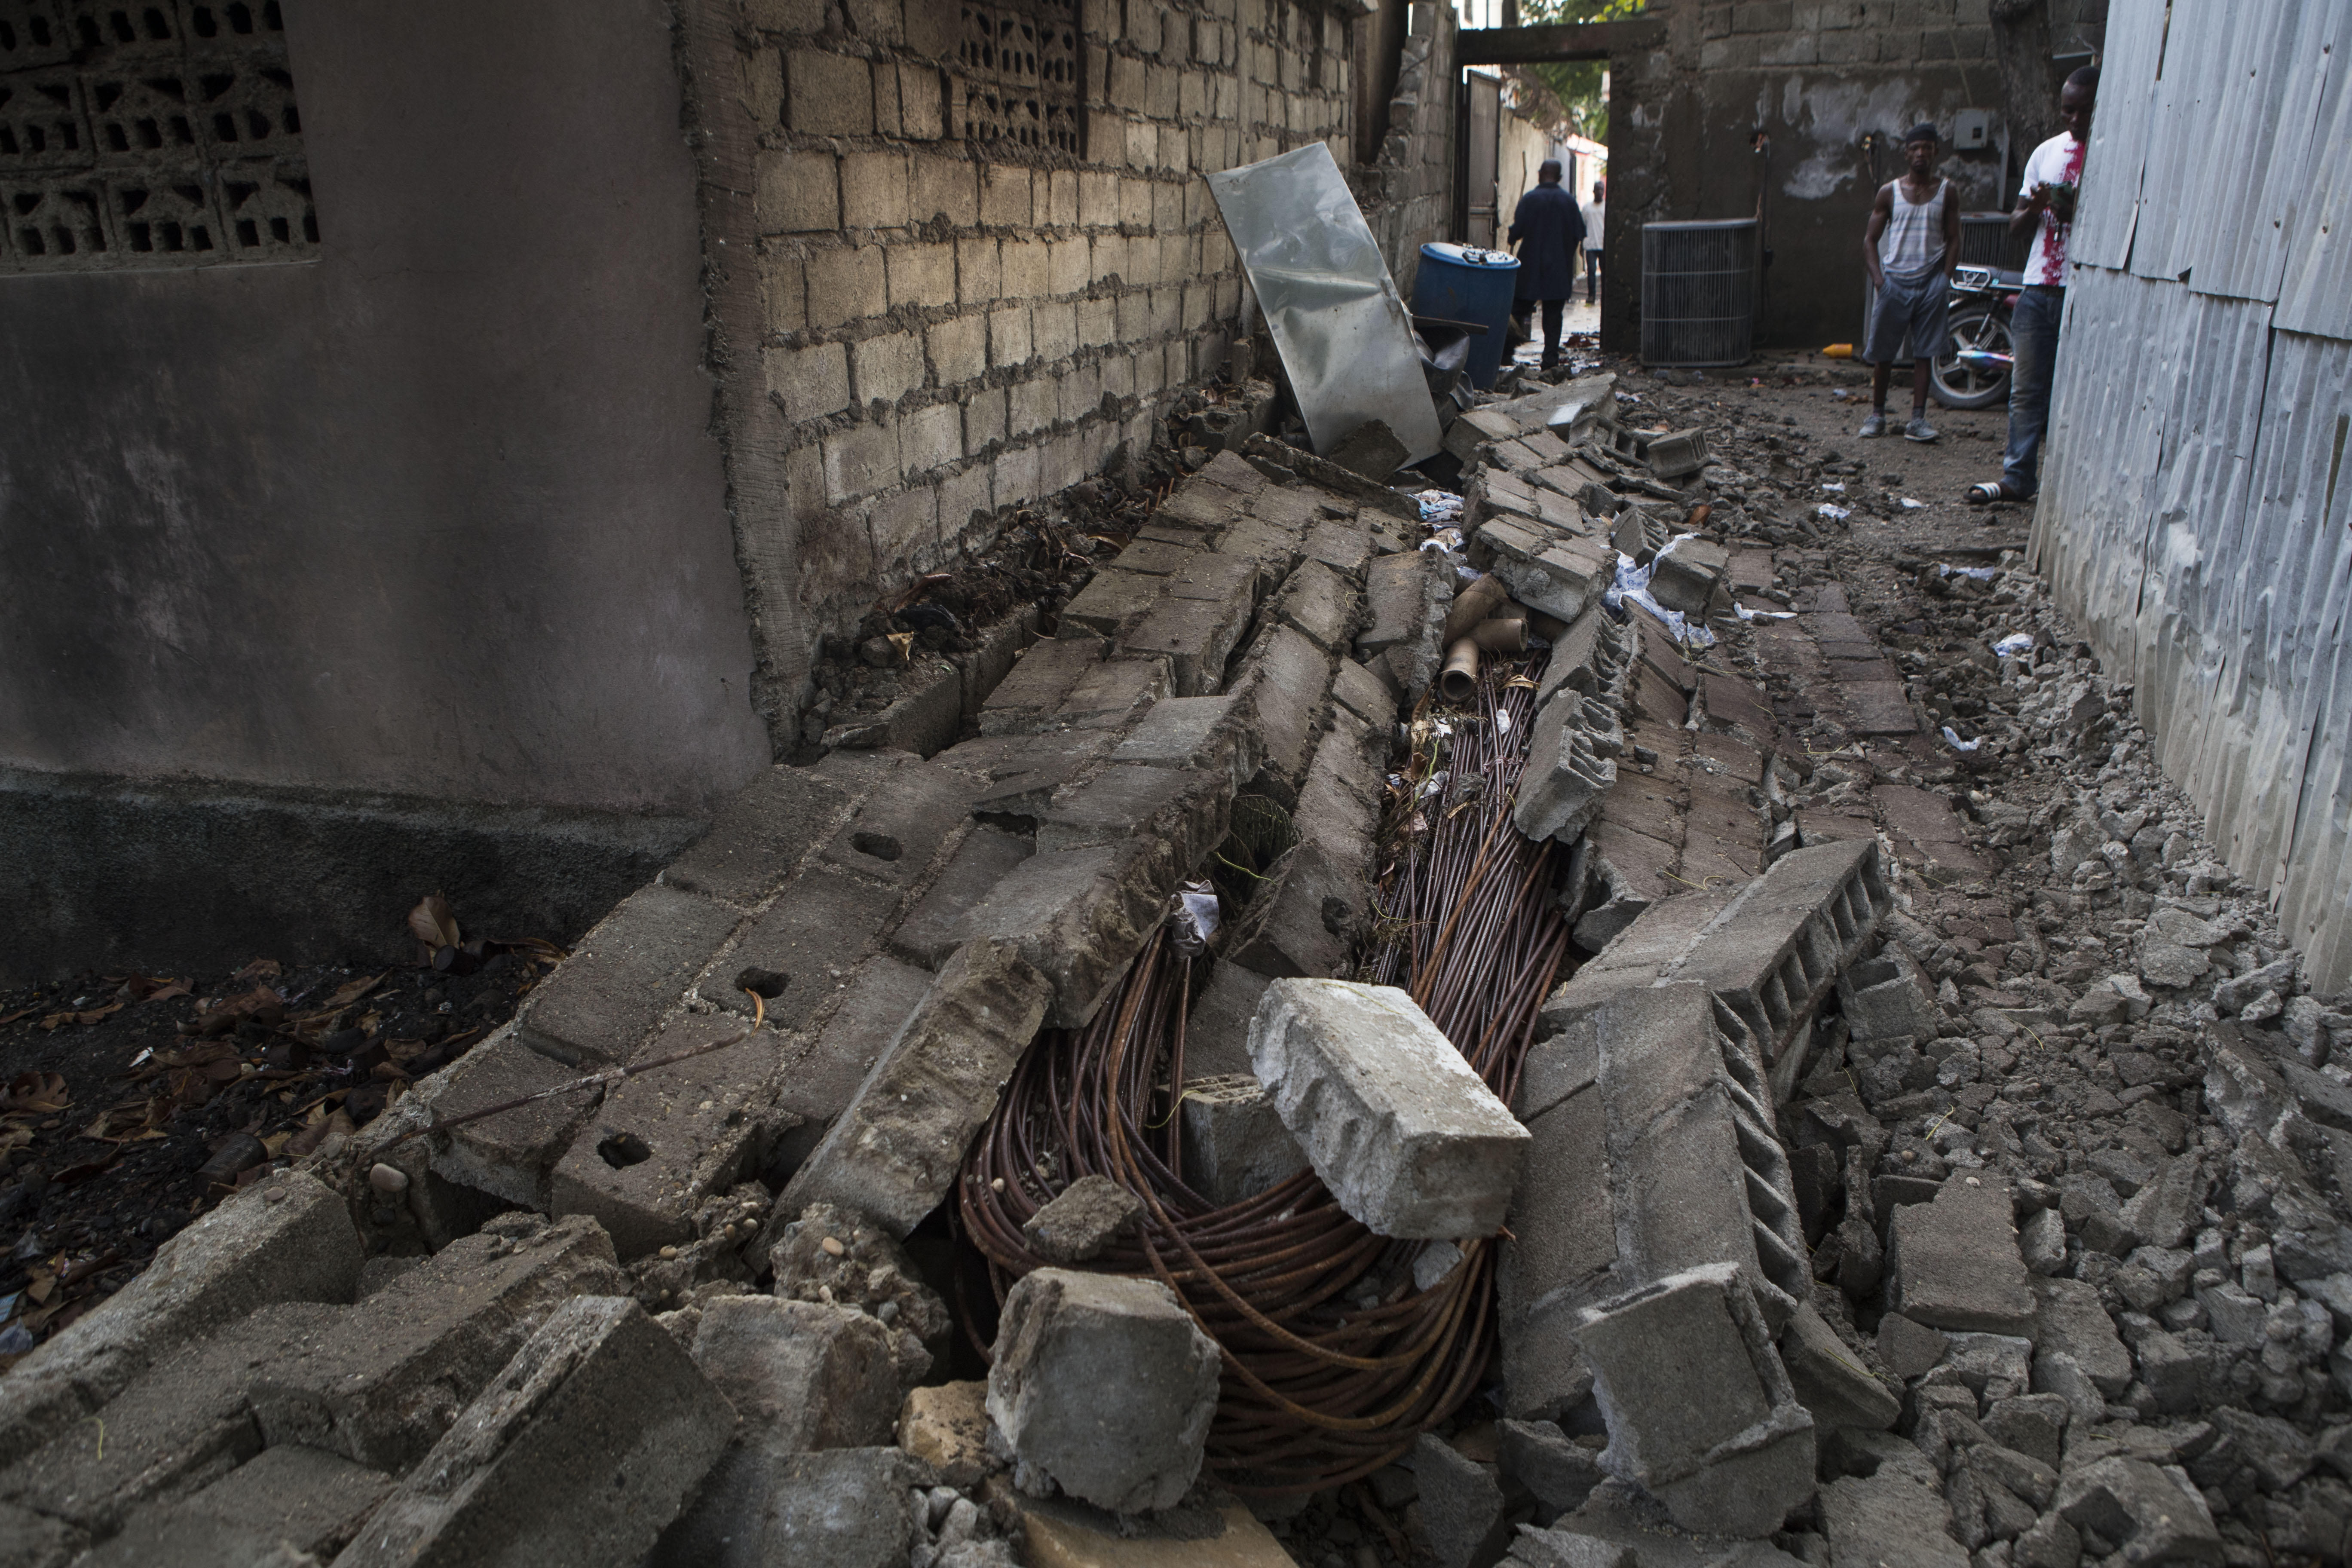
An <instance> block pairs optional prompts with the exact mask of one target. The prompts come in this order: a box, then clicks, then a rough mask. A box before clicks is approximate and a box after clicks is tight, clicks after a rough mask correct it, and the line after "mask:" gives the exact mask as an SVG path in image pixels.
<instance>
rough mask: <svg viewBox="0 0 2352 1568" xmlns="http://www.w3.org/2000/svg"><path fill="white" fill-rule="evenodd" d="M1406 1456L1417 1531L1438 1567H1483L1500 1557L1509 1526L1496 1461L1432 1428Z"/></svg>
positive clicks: (1507, 1540)
mask: <svg viewBox="0 0 2352 1568" xmlns="http://www.w3.org/2000/svg"><path fill="white" fill-rule="evenodd" d="M1411 1458H1412V1479H1413V1481H1414V1484H1415V1486H1416V1487H1417V1488H1418V1489H1419V1491H1420V1494H1421V1495H1420V1496H1419V1497H1418V1498H1417V1499H1416V1500H1415V1503H1416V1506H1418V1507H1419V1508H1420V1510H1421V1532H1422V1534H1423V1537H1424V1538H1425V1539H1426V1540H1427V1541H1428V1542H1429V1549H1430V1551H1431V1552H1433V1554H1434V1555H1435V1556H1436V1558H1437V1561H1438V1562H1439V1563H1441V1564H1442V1565H1443V1568H1483V1565H1484V1564H1486V1563H1493V1562H1495V1561H1496V1560H1497V1559H1498V1558H1500V1557H1501V1556H1502V1554H1503V1550H1504V1547H1505V1546H1506V1544H1507V1542H1509V1540H1510V1536H1511V1527H1510V1523H1509V1521H1507V1519H1506V1518H1505V1513H1506V1504H1505V1502H1504V1498H1503V1487H1502V1482H1501V1480H1500V1479H1498V1478H1497V1475H1496V1467H1495V1466H1494V1465H1493V1464H1491V1463H1484V1464H1482V1463H1480V1462H1479V1461H1478V1460H1475V1459H1473V1458H1470V1457H1469V1456H1468V1455H1467V1454H1465V1453H1463V1452H1462V1451H1461V1450H1460V1449H1458V1448H1456V1447H1454V1445H1452V1444H1451V1443H1448V1442H1447V1441H1445V1439H1444V1438H1443V1437H1440V1436H1437V1435H1436V1434H1435V1433H1433V1432H1424V1433H1423V1434H1422V1435H1421V1436H1420V1439H1419V1440H1418V1441H1416V1442H1415V1443H1414V1444H1413V1446H1412V1455H1411Z"/></svg>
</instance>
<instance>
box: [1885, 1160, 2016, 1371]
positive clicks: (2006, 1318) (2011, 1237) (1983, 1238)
mask: <svg viewBox="0 0 2352 1568" xmlns="http://www.w3.org/2000/svg"><path fill="white" fill-rule="evenodd" d="M1886 1272H1887V1291H1886V1295H1887V1303H1886V1304H1887V1306H1888V1308H1889V1309H1890V1310H1894V1311H1897V1312H1901V1313H1902V1314H1903V1315H1904V1316H1905V1317H1906V1318H1909V1319H1911V1320H1912V1321H1915V1322H1921V1323H1926V1324H1927V1325H1929V1326H1930V1327H1932V1328H1938V1329H1947V1330H1958V1331H1977V1332H1981V1333H1991V1334H2027V1333H2031V1332H2032V1325H2033V1321H2034V1315H2035V1302H2034V1296H2033V1291H2032V1289H2029V1288H2028V1285H2027V1279H2028V1276H2027V1274H2026V1272H2025V1259H2024V1258H2022V1257H2021V1256H2020V1255H2019V1253H2018V1250H2017V1226H2016V1224H2015V1223H2014V1221H2013V1220H2012V1218H2011V1201H2010V1195H2009V1184H2008V1183H2007V1182H2005V1181H2003V1180H2001V1179H2000V1177H1999V1176H1996V1175H1992V1174H1990V1173H1987V1174H1985V1175H1983V1176H1981V1177H1979V1176H1973V1175H1967V1174H1961V1175H1955V1176H1953V1177H1952V1178H1951V1179H1950V1180H1948V1181H1947V1182H1946V1183H1945V1184H1944V1185H1943V1188H1942V1190H1941V1191H1939V1192H1938V1193H1937V1194H1936V1201H1935V1202H1933V1203H1929V1204H1908V1205H1904V1206H1903V1207H1901V1208H1898V1209H1896V1210H1895V1215H1894V1218H1893V1220H1892V1222H1891V1224H1890V1226H1889V1228H1888V1236H1887V1245H1886Z"/></svg>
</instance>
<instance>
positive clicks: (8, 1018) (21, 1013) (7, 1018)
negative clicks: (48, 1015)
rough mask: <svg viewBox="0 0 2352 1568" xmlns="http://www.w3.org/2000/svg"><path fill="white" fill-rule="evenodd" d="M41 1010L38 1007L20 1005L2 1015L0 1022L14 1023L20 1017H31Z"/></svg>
mask: <svg viewBox="0 0 2352 1568" xmlns="http://www.w3.org/2000/svg"><path fill="white" fill-rule="evenodd" d="M39 1011H40V1009H39V1008H38V1007H19V1008H17V1009H16V1011H15V1012H13V1013H8V1014H5V1015H0V1024H13V1023H15V1022H16V1020H17V1019H19V1018H29V1017H31V1016H33V1015H34V1014H36V1013H37V1012H39Z"/></svg>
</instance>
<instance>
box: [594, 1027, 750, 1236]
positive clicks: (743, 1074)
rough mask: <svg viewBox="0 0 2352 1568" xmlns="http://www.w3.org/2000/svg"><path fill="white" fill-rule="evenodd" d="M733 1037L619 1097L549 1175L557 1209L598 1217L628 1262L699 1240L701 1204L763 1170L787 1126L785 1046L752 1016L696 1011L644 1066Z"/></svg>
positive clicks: (666, 1034)
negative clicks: (753, 1023) (752, 1023)
mask: <svg viewBox="0 0 2352 1568" xmlns="http://www.w3.org/2000/svg"><path fill="white" fill-rule="evenodd" d="M739 1037H740V1038H739ZM730 1039H732V1040H735V1041H736V1043H735V1044H732V1045H728V1046H723V1047H720V1048H719V1049H717V1050H713V1051H709V1052H708V1053H707V1054H705V1055H702V1056H698V1057H694V1058H690V1059H688V1060H686V1061H682V1062H679V1063H677V1065H676V1066H673V1067H666V1068H656V1069H655V1070H654V1071H651V1072H647V1073H643V1074H640V1075H639V1076H637V1077H635V1078H632V1079H628V1080H627V1081H625V1082H624V1083H622V1084H620V1085H619V1086H618V1087H616V1088H614V1089H612V1090H611V1091H610V1092H609V1093H608V1094H607V1095H606V1096H605V1099H604V1104H603V1105H602V1106H600V1107H598V1108H597V1110H596V1113H595V1115H594V1116H593V1117H592V1118H591V1119H590V1120H589V1122H588V1125H587V1126H586V1127H585V1128H583V1130H582V1131H580V1133H579V1134H578V1135H577V1136H576V1137H574V1138H573V1140H572V1148H571V1150H570V1151H569V1152H566V1153H565V1155H564V1156H563V1158H562V1160H559V1161H558V1162H556V1165H555V1168H554V1170H553V1171H552V1172H551V1173H549V1177H548V1193H549V1198H550V1202H551V1213H553V1214H555V1215H588V1216H590V1217H592V1218H593V1219H594V1220H595V1221H596V1222H597V1223H598V1224H600V1225H602V1226H604V1229H605V1231H606V1232H607V1233H608V1234H609V1235H610V1236H611V1237H612V1242H613V1248H614V1252H615V1253H616V1254H617V1255H618V1256H619V1257H620V1258H622V1259H624V1260H627V1259H631V1258H642V1257H643V1256H645V1255H646V1253H648V1252H653V1251H656V1250H657V1249H658V1248H660V1247H671V1246H683V1245H684V1244H686V1243H688V1242H690V1241H692V1240H693V1239H694V1211H695V1210H696V1209H697V1208H698V1207H700V1206H701V1205H702V1203H703V1200H705V1199H706V1198H709V1197H710V1196H711V1195H712V1194H717V1193H723V1192H725V1191H727V1190H728V1189H729V1188H730V1187H732V1186H734V1185H735V1184H737V1183H739V1182H740V1181H742V1180H744V1179H745V1178H746V1177H748V1176H750V1175H751V1174H753V1173H756V1172H758V1171H760V1170H761V1168H763V1167H764V1166H765V1165H766V1164H767V1163H768V1156H769V1155H770V1153H771V1152H772V1151H773V1148H774V1145H775V1142H776V1139H777V1138H778V1137H779V1136H780V1135H781V1134H782V1131H784V1130H785V1128H787V1127H788V1126H790V1125H791V1123H792V1121H793V1118H792V1116H791V1113H790V1112H788V1111H786V1110H783V1109H782V1107H781V1106H780V1105H779V1104H778V1103H777V1099H778V1096H779V1095H780V1094H781V1092H782V1087H783V1085H782V1069H783V1065H784V1047H785V1041H784V1038H783V1037H782V1036H780V1035H778V1034H777V1033H776V1032H775V1031H774V1030H773V1029H758V1030H753V1029H751V1027H750V1024H749V1021H748V1020H745V1019H740V1018H737V1017H734V1016H730V1015H727V1014H719V1015H717V1016H712V1015H709V1014H701V1013H694V1014H688V1015H686V1016H683V1017H680V1018H678V1019H677V1020H676V1021H675V1022H673V1023H671V1024H670V1025H669V1026H667V1027H665V1028H664V1029H663V1030H662V1031H661V1033H660V1034H658V1035H656V1036H655V1037H654V1038H653V1040H652V1042H651V1043H650V1044H648V1045H647V1046H646V1048H645V1053H644V1056H643V1058H641V1059H643V1060H646V1061H658V1060H661V1059H662V1058H667V1057H673V1056H677V1055H680V1054H682V1053H684V1052H688V1051H693V1050H699V1049H701V1048H702V1047H706V1046H711V1045H716V1044H718V1042H719V1041H722V1040H730Z"/></svg>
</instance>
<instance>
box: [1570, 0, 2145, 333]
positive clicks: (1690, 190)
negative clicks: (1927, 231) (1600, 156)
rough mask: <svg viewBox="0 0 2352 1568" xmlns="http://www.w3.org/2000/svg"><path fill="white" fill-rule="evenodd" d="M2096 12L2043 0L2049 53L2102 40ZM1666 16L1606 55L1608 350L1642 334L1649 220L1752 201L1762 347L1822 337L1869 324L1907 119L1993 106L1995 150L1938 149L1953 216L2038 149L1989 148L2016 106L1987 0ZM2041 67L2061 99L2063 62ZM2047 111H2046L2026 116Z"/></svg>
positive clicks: (1826, 2)
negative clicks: (1874, 261) (1876, 241)
mask: <svg viewBox="0 0 2352 1568" xmlns="http://www.w3.org/2000/svg"><path fill="white" fill-rule="evenodd" d="M2103 18H2104V11H2103V10H2102V11H2099V12H2098V13H2097V14H2096V15H2094V14H2093V8H2092V7H2090V6H2086V5H2083V4H2081V3H2080V0H2054V4H2053V6H2052V8H2051V27H2050V36H2051V40H2052V44H2051V47H2053V49H2054V48H2058V47H2065V48H2078V47H2079V48H2083V49H2088V48H2090V47H2094V46H2095V45H2096V43H2097V42H2098V41H2099V39H2100V38H2101V37H2104V34H2105V26H2104V20H2103ZM1664 21H1665V24H1666V36H1667V45H1666V47H1664V49H1660V50H1655V51H1652V52H1650V53H1648V54H1643V55H1628V56H1623V57H1620V58H1616V59H1613V60H1612V62H1611V65H1612V71H1611V78H1610V87H1611V103H1610V116H1609V146H1610V158H1609V169H1610V179H1609V185H1610V190H1609V197H1610V201H1609V212H1610V232H1609V235H1608V243H1607V253H1606V256H1605V258H1604V267H1605V269H1606V275H1607V276H1608V277H1609V278H1611V279H1622V280H1623V283H1624V286H1623V287H1613V288H1611V289H1608V290H1607V297H1606V299H1605V300H1603V302H1602V306H1601V316H1602V322H1601V331H1602V342H1603V343H1604V345H1605V346H1607V347H1609V348H1611V349H1612V350H1616V351H1619V352H1632V351H1633V349H1634V348H1635V347H1636V346H1637V337H1636V334H1637V331H1638V321H1639V316H1638V307H1639V302H1640V289H1639V279H1640V277H1641V226H1642V225H1643V223H1644V222H1649V221H1665V220H1685V219H1694V218H1706V219H1720V218H1743V217H1749V216H1755V215H1756V214H1757V213H1758V211H1759V203H1760V204H1761V210H1762V212H1763V216H1764V219H1765V234H1764V245H1765V246H1766V247H1767V248H1769V250H1770V251H1771V252H1772V253H1773V260H1772V264H1771V266H1770V267H1769V269H1768V270H1767V272H1766V275H1765V289H1764V294H1763V297H1762V299H1761V300H1759V310H1758V315H1757V334H1756V341H1757V342H1758V343H1759V345H1801V346H1808V347H1819V346H1820V345H1822V344H1823V343H1827V342H1837V341H1848V340H1853V339H1854V338H1855V337H1856V336H1857V335H1858V334H1859V333H1860V331H1862V326H1863V311H1864V297H1865V291H1866V287H1867V280H1866V278H1865V274H1864V264H1863V258H1862V231H1863V225H1864V221H1865V220H1866V219H1867V218H1868V216H1869V214H1870V204H1871V202H1872V200H1873V199H1874V197H1875V196H1876V195H1877V191H1878V187H1879V186H1880V185H1881V184H1885V182H1886V181H1888V180H1890V179H1893V178H1895V176H1896V175H1898V174H1901V173H1902V170H1903V157H1902V147H1901V140H1902V135H1903V132H1905V131H1906V129H1908V128H1909V127H1910V126H1911V125H1913V124H1915V123H1916V122H1918V121H1923V120H1924V121H1931V122H1933V123H1934V124H1935V125H1936V126H1937V128H1938V129H1939V130H1941V131H1942V132H1944V133H1945V134H1946V135H1947V136H1949V134H1950V132H1951V131H1952V125H1953V120H1954V117H1955V116H1956V114H1957V113H1958V111H1959V110H1963V109H1980V110H1990V111H1991V113H1992V115H1993V116H1994V127H1995V130H1994V134H1995V138H1996V140H1995V145H1994V146H1993V147H1992V148H1990V149H1988V150H1985V151H1982V152H1970V153H1956V152H1953V151H1952V150H1951V149H1950V148H1949V146H1947V148H1946V150H1945V157H1944V159H1943V161H1942V163H1941V165H1940V169H1941V172H1942V173H1943V174H1945V175H1946V176H1947V177H1948V178H1949V179H1951V180H1952V182H1953V183H1954V184H1955V185H1956V186H1957V187H1958V191H1959V194H1960V200H1961V204H1962V206H1963V208H1964V210H1971V211H1973V210H1979V209H1988V208H1999V207H2000V206H2003V205H2006V203H2007V200H2008V198H2009V196H2010V195H2012V194H2013V192H2014V187H2015V183H2016V174H2017V170H2018V169H2019V168H2020V167H2021V166H2022V164H2023V163H2024V161H2025V158H2026V156H2027V154H2029V153H2032V150H2033V148H2032V140H2031V135H2032V132H2031V131H2030V130H2021V131H2020V132H2019V133H2018V134H2016V135H2013V136H2009V137H2008V140H2009V145H2008V146H2007V148H2006V153H2005V155H2004V150H2003V148H2002V146H2001V144H2000V139H2001V138H2002V137H2003V136H2005V135H2008V132H2009V128H2010V124H2011V121H2015V120H2017V119H2018V118H2019V117H2018V116H2017V115H2016V114H2015V113H2013V112H2012V106H2011V104H2010V103H2009V101H2008V100H2009V97H2010V93H2011V88H2010V86H2009V85H2008V79H2007V78H2006V77H2005V75H2004V72H2003V69H2002V67H2001V64H2000V60H1999V59H1998V58H1997V55H1998V53H1999V51H1998V48H1997V47H1996V40H1995V37H1994V34H1993V29H1992V26H1991V25H1990V19H1989V16H1988V11H1987V0H1794V3H1791V0H1734V3H1730V4H1724V3H1720V0H1717V3H1710V4H1706V5H1675V6H1673V7H1670V8H1667V9H1666V10H1665V11H1664ZM2085 58H2087V56H2086V57H2085ZM2076 63H2080V62H2076ZM2045 68H2046V70H2047V71H2048V73H2049V77H2050V80H2049V87H2048V92H2047V94H2046V95H2045V96H2048V97H2050V98H2052V99H2053V100H2054V94H2055V90H2056V82H2057V79H2059V78H2060V77H2062V76H2063V71H2064V68H2063V66H2062V65H2058V64H2049V63H2048V62H2045ZM2032 90H2035V91H2040V90H2041V89H2040V88H2039V87H2038V86H2037V87H2035V88H2033V89H2032ZM2050 118H2051V116H2050V114H2049V111H2048V105H2047V104H2046V103H2045V104H2043V105H2042V106H2040V120H2039V121H2037V123H2040V122H2045V121H2048V120H2049V119H2050ZM1759 133H1760V134H1761V135H1762V136H1763V137H1764V138H1765V139H1766V140H1765V150H1764V151H1761V152H1759V148H1758V142H1757V138H1758V136H1759Z"/></svg>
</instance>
